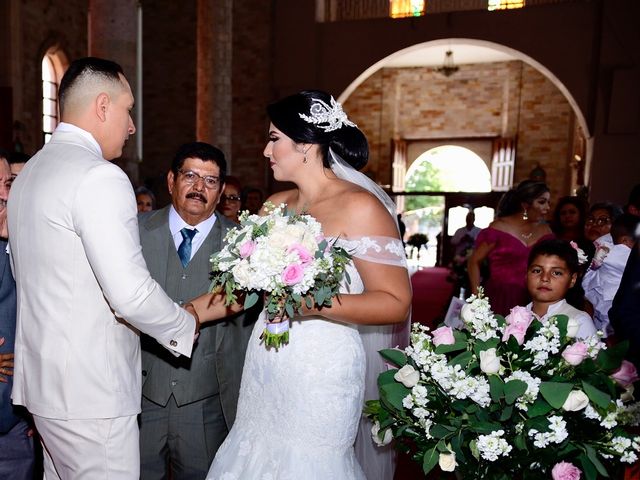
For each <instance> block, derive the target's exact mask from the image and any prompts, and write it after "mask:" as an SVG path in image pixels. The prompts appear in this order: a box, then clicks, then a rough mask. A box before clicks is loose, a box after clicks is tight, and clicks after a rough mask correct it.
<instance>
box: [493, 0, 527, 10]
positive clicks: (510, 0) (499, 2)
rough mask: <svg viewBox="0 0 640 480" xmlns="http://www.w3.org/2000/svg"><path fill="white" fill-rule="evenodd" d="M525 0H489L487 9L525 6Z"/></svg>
mask: <svg viewBox="0 0 640 480" xmlns="http://www.w3.org/2000/svg"><path fill="white" fill-rule="evenodd" d="M524 2H525V0H489V1H488V6H487V9H488V10H489V11H493V10H509V9H512V8H522V7H524Z"/></svg>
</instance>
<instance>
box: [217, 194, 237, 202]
mask: <svg viewBox="0 0 640 480" xmlns="http://www.w3.org/2000/svg"><path fill="white" fill-rule="evenodd" d="M220 201H221V202H239V201H240V197H239V196H238V195H222V197H220Z"/></svg>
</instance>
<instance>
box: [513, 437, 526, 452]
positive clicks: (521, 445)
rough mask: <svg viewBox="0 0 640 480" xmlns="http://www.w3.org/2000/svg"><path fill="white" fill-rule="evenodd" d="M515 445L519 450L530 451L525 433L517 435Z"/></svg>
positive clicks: (514, 440)
mask: <svg viewBox="0 0 640 480" xmlns="http://www.w3.org/2000/svg"><path fill="white" fill-rule="evenodd" d="M513 444H514V445H515V446H516V448H517V449H518V450H522V451H525V452H526V451H528V448H527V439H526V437H525V435H524V433H519V434H518V435H516V437H515V438H514V439H513Z"/></svg>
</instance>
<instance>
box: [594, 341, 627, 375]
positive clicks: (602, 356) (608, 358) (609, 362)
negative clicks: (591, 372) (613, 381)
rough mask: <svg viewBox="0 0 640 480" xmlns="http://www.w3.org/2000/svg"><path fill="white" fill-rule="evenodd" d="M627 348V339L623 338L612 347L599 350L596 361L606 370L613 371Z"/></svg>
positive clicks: (618, 366)
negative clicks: (623, 339)
mask: <svg viewBox="0 0 640 480" xmlns="http://www.w3.org/2000/svg"><path fill="white" fill-rule="evenodd" d="M628 349H629V341H628V340H625V341H623V342H620V343H618V344H616V345H614V346H612V347H607V348H606V349H603V350H600V353H598V358H597V360H596V362H597V363H598V365H599V366H600V367H601V368H602V369H603V370H604V371H606V372H613V371H615V370H617V369H618V368H620V365H621V364H622V360H623V359H624V356H625V354H626V353H627V350H628Z"/></svg>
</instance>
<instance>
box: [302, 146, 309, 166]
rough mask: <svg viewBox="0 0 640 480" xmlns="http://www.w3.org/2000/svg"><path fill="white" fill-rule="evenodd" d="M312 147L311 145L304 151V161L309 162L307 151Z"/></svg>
mask: <svg viewBox="0 0 640 480" xmlns="http://www.w3.org/2000/svg"><path fill="white" fill-rule="evenodd" d="M310 148H311V145H309V146H308V147H307V149H306V150H303V151H302V155H303V156H304V160H302V163H307V162H308V159H307V152H308V151H309V149H310Z"/></svg>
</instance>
